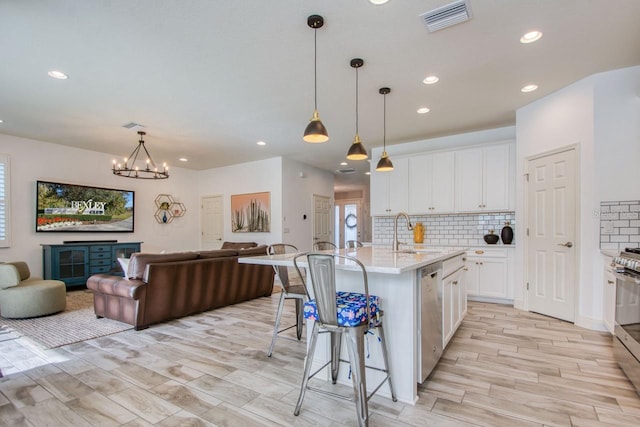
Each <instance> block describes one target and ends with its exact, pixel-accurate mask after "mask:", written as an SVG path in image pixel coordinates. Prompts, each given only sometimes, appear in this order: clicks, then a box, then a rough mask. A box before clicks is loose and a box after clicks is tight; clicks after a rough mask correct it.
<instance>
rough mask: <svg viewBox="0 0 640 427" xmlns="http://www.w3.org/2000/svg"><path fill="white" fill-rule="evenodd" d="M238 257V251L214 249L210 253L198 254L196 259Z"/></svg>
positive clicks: (202, 252) (201, 252)
mask: <svg viewBox="0 0 640 427" xmlns="http://www.w3.org/2000/svg"><path fill="white" fill-rule="evenodd" d="M236 255H238V251H234V250H231V249H215V250H211V251H200V252H198V258H224V257H229V256H236Z"/></svg>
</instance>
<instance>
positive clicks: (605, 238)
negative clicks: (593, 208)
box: [600, 200, 640, 251]
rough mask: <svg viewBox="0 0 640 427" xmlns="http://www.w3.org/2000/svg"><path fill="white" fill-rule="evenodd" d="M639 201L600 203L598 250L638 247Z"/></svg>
mask: <svg viewBox="0 0 640 427" xmlns="http://www.w3.org/2000/svg"><path fill="white" fill-rule="evenodd" d="M639 217H640V200H635V201H625V202H600V249H609V250H615V251H621V250H623V249H624V248H637V247H640V219H639Z"/></svg>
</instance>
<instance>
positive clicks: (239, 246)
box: [220, 242, 258, 249]
mask: <svg viewBox="0 0 640 427" xmlns="http://www.w3.org/2000/svg"><path fill="white" fill-rule="evenodd" d="M256 246H258V244H257V243H256V242H224V243H223V244H222V247H221V248H220V249H245V248H255V247H256Z"/></svg>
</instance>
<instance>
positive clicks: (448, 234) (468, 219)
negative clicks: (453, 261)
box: [373, 212, 516, 246]
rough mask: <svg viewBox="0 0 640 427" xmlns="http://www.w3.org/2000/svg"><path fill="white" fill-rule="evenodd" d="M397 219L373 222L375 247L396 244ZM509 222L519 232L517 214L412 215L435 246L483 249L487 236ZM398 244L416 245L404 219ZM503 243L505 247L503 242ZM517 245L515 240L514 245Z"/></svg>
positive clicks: (425, 238) (401, 219) (430, 243)
mask: <svg viewBox="0 0 640 427" xmlns="http://www.w3.org/2000/svg"><path fill="white" fill-rule="evenodd" d="M393 220H394V217H387V216H385V217H374V218H373V243H374V244H375V245H390V244H391V243H392V241H393ZM506 221H509V222H510V223H511V227H512V228H513V229H514V231H515V228H516V224H515V214H514V213H513V212H494V213H486V214H485V213H482V214H445V215H411V222H412V223H414V224H415V223H416V222H421V223H422V225H424V227H425V236H424V244H425V245H434V246H483V245H486V243H485V241H484V239H483V236H484V235H485V234H487V233H488V232H489V230H494V233H495V234H497V235H500V231H501V230H502V227H504V224H505V222H506ZM398 240H400V241H401V242H404V243H413V231H410V230H407V225H406V223H405V220H404V218H400V219H399V220H398ZM499 243H502V241H500V242H499ZM511 244H512V245H515V244H516V241H515V239H514V240H513V242H512V243H511Z"/></svg>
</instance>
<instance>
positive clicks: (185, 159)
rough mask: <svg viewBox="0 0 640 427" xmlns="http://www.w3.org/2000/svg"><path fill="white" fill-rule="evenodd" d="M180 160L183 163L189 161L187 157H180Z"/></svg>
mask: <svg viewBox="0 0 640 427" xmlns="http://www.w3.org/2000/svg"><path fill="white" fill-rule="evenodd" d="M178 160H180V161H181V162H188V161H189V159H187V158H186V157H180V158H179V159H178Z"/></svg>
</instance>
